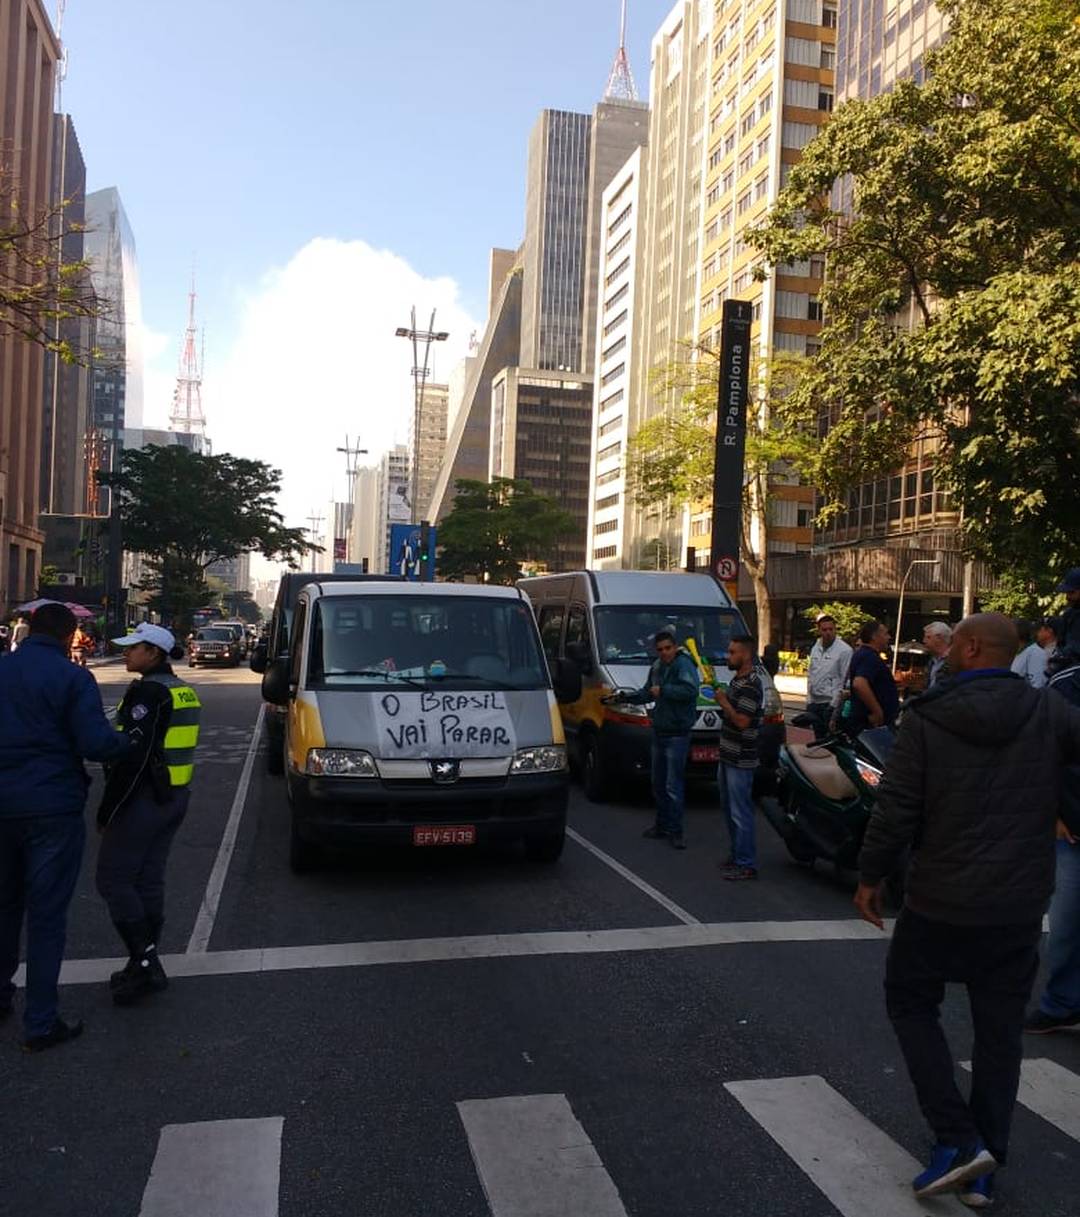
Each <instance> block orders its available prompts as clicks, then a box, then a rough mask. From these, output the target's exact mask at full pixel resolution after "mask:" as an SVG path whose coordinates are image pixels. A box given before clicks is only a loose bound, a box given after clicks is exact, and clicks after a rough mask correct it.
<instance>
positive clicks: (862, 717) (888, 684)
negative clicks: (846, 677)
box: [848, 621, 900, 735]
mask: <svg viewBox="0 0 1080 1217" xmlns="http://www.w3.org/2000/svg"><path fill="white" fill-rule="evenodd" d="M888 646H889V631H888V629H887V628H886V626H885V625H884V624H883V623H882V622H880V621H868V622H867V623H866V624H865V625H864V626H863V627H862V629H861V630H860V631H859V645H858V646H857V647H856V648H855V653H854V654H853V655H852V657H851V668H850V669H849V672H850V680H851V717H850V718H849V719H848V730H849V731H850V732H851V734H852V735H858V734H859V732H860V731H865V730H866V728H867V727H882V726H885V727H891V726H892V725H893V724H894V723H895V722H896V716H897V715H898V714H899V713H900V697H899V694H898V693H897V692H896V681H895V680H893V676H892V673H891V672H890V671H889V669H888V667H887V666H886V664H885V661H884V660H883V659H882V658H881V652H882V651H885V650H887V649H888Z"/></svg>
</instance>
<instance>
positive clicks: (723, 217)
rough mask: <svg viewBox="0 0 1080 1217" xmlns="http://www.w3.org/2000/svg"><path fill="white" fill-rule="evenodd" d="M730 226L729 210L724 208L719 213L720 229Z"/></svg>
mask: <svg viewBox="0 0 1080 1217" xmlns="http://www.w3.org/2000/svg"><path fill="white" fill-rule="evenodd" d="M730 224H731V208H730V207H725V208H724V210H723V211H722V212H721V213H720V227H721V228H727V227H728V226H729V225H730Z"/></svg>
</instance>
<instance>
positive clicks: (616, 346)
mask: <svg viewBox="0 0 1080 1217" xmlns="http://www.w3.org/2000/svg"><path fill="white" fill-rule="evenodd" d="M625 346H626V337H625V335H624V336H623V337H622V338H619V339H617V340H616V341H615V342H613V343H612V344H611V346H609V347H608V349H607V350H606V351H605V352H604V353H603V355H602V356H601V357H600V361H601V363H607V361H608V360H609V359H610V358H611V357H612V356H613V355H618V353H619V352H620V351H621V350H623V349H624V348H625Z"/></svg>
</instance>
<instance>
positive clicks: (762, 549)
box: [626, 346, 815, 645]
mask: <svg viewBox="0 0 1080 1217" xmlns="http://www.w3.org/2000/svg"><path fill="white" fill-rule="evenodd" d="M805 366H806V360H805V359H803V358H802V357H801V356H795V355H775V356H774V357H773V358H772V359H770V360H761V359H756V358H755V359H753V360H751V364H750V384H751V385H753V386H754V393H753V396H752V399H751V401H750V403H749V406H748V409H747V418H746V463H745V480H744V482H743V513H742V546H741V555H742V560H743V562H744V563H745V565H746V568H747V571H748V572H749V574H750V577H751V579H752V581H753V583H754V589H755V600H756V602H757V610H758V635H759V637H758V642H759V645H764V644H765V643H766V642H768V641H769V633H770V631H769V617H770V610H769V590H768V564H767V549H766V543H765V538H766V531H767V527H768V514H769V503H770V498H771V496H770V474H775V473H776V472H777V471H778V470H779V469H781V468H783V467H784V466H788V467H790V468H793V469H795V470H800V469H802V468H803V467H805V466H807V464H808V462H809V459H810V457H811V455H812V453H813V451H814V447H815V445H814V442H813V440H812V438H811V436H810V434H809V433H808V431H807V430H806V429H805V428H804V427H803V426H802V425H801V420H800V419H799V418H798V417H795V418H794V419H793V418H792V415H791V412H790V411H789V409H788V405H787V403H788V400H789V399H790V397H791V394H792V391H793V389H794V388H795V385H796V384H797V383H798V381H799V378H800V377H801V376H802V374H803V372H804V369H805ZM719 386H720V359H719V352H716V351H713V350H710V349H707V348H704V347H693V346H691V347H687V348H685V350H684V353H683V357H682V358H679V359H675V360H673V361H672V362H670V363H669V364H666V365H664V366H662V367H660V368H658V369H657V371H656V373H655V375H654V378H653V389H654V392H655V393H656V394H657V395H658V396H668V397H673V398H674V400H675V401H676V405H675V408H674V410H673V411H672V412H671V413H670V414H657V415H655V416H654V417H653V418H651V419H649V420H648V421H647V422H645V423H643V424H642V425H641V427H639V428H638V430H637V431H636V432H635V433H634V435H633V436H632V437H631V439H630V442H629V445H628V448H627V465H626V470H627V485H628V487H629V489H630V492H631V493H632V494H633V495H634V497H635V499H636V500H637V502H638V503H640V504H641V505H642V506H644V507H650V506H655V505H658V504H661V503H665V502H670V503H673V504H674V505H675V506H677V507H678V508H683V507H694V506H695V505H701V506H707V505H708V504H710V503H711V501H712V493H713V469H714V467H715V463H716V415H717V401H718V397H719Z"/></svg>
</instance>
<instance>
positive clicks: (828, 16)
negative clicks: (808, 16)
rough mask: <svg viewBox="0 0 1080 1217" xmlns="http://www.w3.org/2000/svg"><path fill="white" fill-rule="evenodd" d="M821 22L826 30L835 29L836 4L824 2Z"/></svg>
mask: <svg viewBox="0 0 1080 1217" xmlns="http://www.w3.org/2000/svg"><path fill="white" fill-rule="evenodd" d="M821 24H822V25H823V26H825V28H826V29H828V30H835V29H836V26H837V24H838V22H837V15H836V6H835V5H834V4H826V5H825V6H824V7H823V8H822V10H821Z"/></svg>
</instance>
